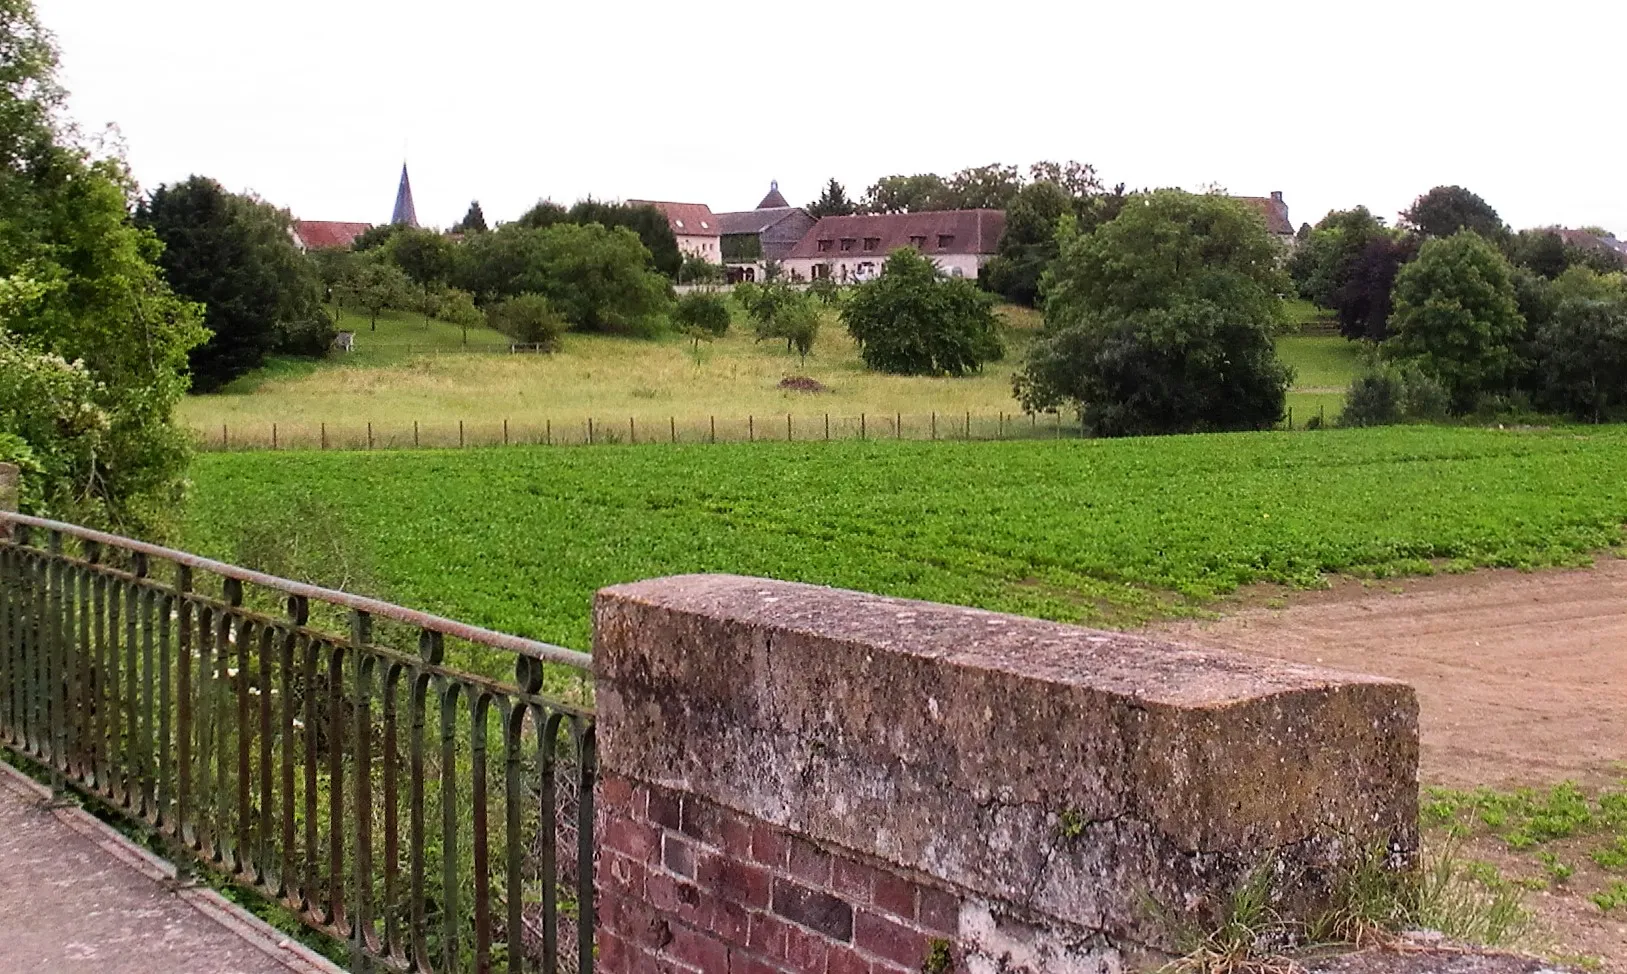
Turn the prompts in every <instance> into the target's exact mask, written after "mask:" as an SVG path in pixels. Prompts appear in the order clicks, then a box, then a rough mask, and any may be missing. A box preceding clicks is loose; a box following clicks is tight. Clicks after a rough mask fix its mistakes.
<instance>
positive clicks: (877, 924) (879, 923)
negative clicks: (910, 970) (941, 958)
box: [853, 910, 929, 967]
mask: <svg viewBox="0 0 1627 974" xmlns="http://www.w3.org/2000/svg"><path fill="white" fill-rule="evenodd" d="M928 942H929V938H928V937H927V935H926V934H924V933H922V932H921V931H919V930H917V929H915V928H914V927H907V926H905V925H904V924H902V923H898V922H896V921H894V920H891V919H889V918H887V917H884V916H882V915H881V914H879V913H871V912H870V911H869V910H860V911H859V915H858V916H856V917H854V918H853V943H854V944H855V945H857V946H858V947H860V948H862V949H864V950H868V951H869V952H870V953H872V954H876V955H877V956H880V957H885V958H886V959H887V960H890V961H893V962H894V963H897V964H902V965H904V966H906V967H918V966H919V965H920V963H921V961H922V960H924V959H925V958H926V952H927V945H928Z"/></svg>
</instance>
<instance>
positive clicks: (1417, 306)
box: [1383, 230, 1525, 414]
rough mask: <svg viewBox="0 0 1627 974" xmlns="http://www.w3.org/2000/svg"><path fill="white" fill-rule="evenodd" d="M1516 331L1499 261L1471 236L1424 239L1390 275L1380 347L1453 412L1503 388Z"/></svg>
mask: <svg viewBox="0 0 1627 974" xmlns="http://www.w3.org/2000/svg"><path fill="white" fill-rule="evenodd" d="M1524 330H1525V319H1524V318H1523V317H1521V315H1520V308H1519V302H1518V300H1517V295H1516V292H1515V288H1514V279H1513V269H1512V268H1511V267H1510V266H1509V263H1508V261H1507V259H1505V258H1504V257H1503V255H1502V254H1501V253H1499V252H1498V250H1497V248H1496V247H1493V246H1492V245H1491V244H1490V243H1489V242H1487V241H1486V239H1485V238H1484V237H1482V236H1480V235H1479V234H1478V233H1475V232H1474V231H1472V230H1460V231H1458V232H1457V233H1455V234H1453V235H1452V236H1450V237H1442V238H1437V239H1433V240H1429V241H1426V242H1425V243H1424V245H1423V247H1422V248H1421V249H1420V250H1419V252H1418V259H1417V260H1415V261H1413V262H1412V263H1410V264H1408V265H1407V266H1406V267H1403V268H1402V269H1401V273H1400V274H1399V275H1397V276H1396V280H1395V312H1394V314H1393V315H1392V316H1391V319H1390V333H1391V337H1390V338H1389V340H1387V341H1386V342H1385V343H1384V345H1383V351H1384V353H1385V355H1386V357H1388V358H1391V359H1394V360H1397V361H1403V362H1408V363H1411V364H1414V365H1416V366H1417V367H1418V368H1419V369H1420V370H1421V371H1423V372H1424V374H1426V375H1428V376H1430V377H1432V378H1434V379H1436V380H1437V381H1439V382H1440V383H1441V385H1443V386H1444V387H1445V388H1446V390H1447V393H1448V395H1449V396H1450V397H1451V408H1452V411H1453V412H1455V413H1459V414H1461V413H1466V412H1471V411H1473V410H1474V409H1475V408H1477V407H1478V406H1479V404H1480V400H1481V398H1482V397H1483V396H1486V395H1493V394H1500V393H1503V392H1506V391H1507V390H1508V389H1509V388H1510V387H1511V385H1512V382H1513V379H1514V376H1515V373H1516V370H1517V367H1518V364H1519V363H1518V361H1517V355H1516V345H1517V343H1518V342H1519V341H1520V339H1521V336H1522V333H1523V332H1524Z"/></svg>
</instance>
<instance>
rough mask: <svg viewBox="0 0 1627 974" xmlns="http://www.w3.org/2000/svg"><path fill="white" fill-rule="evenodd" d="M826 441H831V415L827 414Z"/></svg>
mask: <svg viewBox="0 0 1627 974" xmlns="http://www.w3.org/2000/svg"><path fill="white" fill-rule="evenodd" d="M825 439H827V440H829V439H830V413H826V414H825Z"/></svg>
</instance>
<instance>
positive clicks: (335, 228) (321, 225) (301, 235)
mask: <svg viewBox="0 0 1627 974" xmlns="http://www.w3.org/2000/svg"><path fill="white" fill-rule="evenodd" d="M371 229H373V225H372V224H371V223H336V222H334V221H332V220H295V221H294V223H293V226H292V227H291V228H290V232H291V235H292V236H293V238H294V246H296V247H298V248H299V249H300V250H301V251H307V250H343V249H345V248H346V247H349V246H350V245H351V244H352V243H354V242H355V241H356V238H357V237H359V236H361V235H362V234H364V233H366V232H367V231H369V230H371Z"/></svg>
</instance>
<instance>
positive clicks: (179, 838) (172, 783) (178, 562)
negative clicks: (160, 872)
mask: <svg viewBox="0 0 1627 974" xmlns="http://www.w3.org/2000/svg"><path fill="white" fill-rule="evenodd" d="M70 547H75V548H77V549H78V550H77V551H70V550H69V548H70ZM164 576H168V577H167V578H166V577H164ZM217 586H218V587H217ZM206 589H212V591H206ZM347 623H348V625H347ZM345 629H348V633H345V634H342V635H341V634H340V632H342V631H343V630H345ZM454 663H456V664H458V665H459V666H461V667H464V668H455V666H454ZM499 666H504V667H511V668H512V672H513V673H514V678H513V679H512V680H508V679H503V678H497V677H494V676H490V675H481V673H480V672H478V671H479V670H487V669H490V670H495V669H497V668H498V667H499ZM587 668H588V657H587V656H585V655H584V654H581V653H577V652H573V651H571V650H566V649H562V648H560V647H557V646H549V645H546V644H543V643H538V642H533V641H531V640H527V639H520V638H517V637H514V636H508V635H503V634H501V633H496V632H491V631H488V630H484V629H479V628H477V627H474V626H468V625H464V624H462V623H458V622H454V621H452V620H449V619H443V618H439V617H436V616H432V615H426V614H424V613H420V612H414V611H411V610H408V609H404V608H401V607H399V606H395V605H390V604H388V603H384V602H378V601H375V600H372V599H367V598H361V597H358V596H354V595H349V594H347V593H343V592H335V591H330V590H327V589H322V588H317V587H315V586H311V585H305V584H301V583H298V582H292V581H288V580H286V579H280V578H274V577H272V576H269V575H264V574H261V573H258V572H253V571H248V570H246V569H242V568H238V567H235V566H231V565H226V564H222V563H219V562H215V561H210V560H208V559H204V558H199V557H197V556H194V555H190V554H186V553H184V552H179V551H173V550H170V549H166V548H161V547H158V546H156V545H151V544H146V543H143V542H139V541H133V540H131V539H128V538H121V537H117V536H114V535H109V534H104V533H101V532H98V531H91V530H88V529H85V528H81V527H77V526H75V525H71V524H63V523H59V522H55V521H46V520H41V519H38V518H32V517H25V516H21V515H17V514H10V513H6V512H4V511H0V743H3V744H4V745H5V746H8V747H10V748H11V749H13V750H14V751H16V752H19V753H21V754H23V755H25V756H27V757H28V758H31V759H32V760H34V761H36V762H38V763H40V764H41V765H43V766H44V767H46V768H48V769H49V773H50V775H51V776H52V779H53V784H54V786H55V787H56V789H57V790H58V791H60V790H61V789H62V788H63V787H72V788H74V789H76V790H78V791H80V792H83V793H84V794H87V795H90V796H94V797H95V798H96V799H98V800H100V801H101V802H103V803H105V804H107V805H111V806H113V807H114V809H115V810H117V811H118V812H120V813H122V814H123V815H124V816H126V817H128V818H129V819H131V820H132V821H134V822H136V823H139V824H140V825H142V826H143V827H144V828H145V829H146V830H147V831H148V832H149V834H151V835H153V836H155V837H158V838H160V839H162V840H163V841H164V843H165V844H167V845H168V846H169V847H171V848H172V849H174V850H176V851H182V850H184V851H186V852H190V853H191V854H192V855H193V856H195V857H196V858H198V859H201V860H202V861H203V862H204V864H205V865H206V866H207V867H212V868H214V869H215V870H218V871H219V872H221V873H223V874H224V875H225V876H226V877H227V878H228V879H230V880H231V881H232V882H235V883H237V884H240V885H243V886H248V887H252V888H254V889H256V890H258V891H259V892H260V893H262V894H264V895H265V896H267V897H270V898H273V899H274V900H276V901H279V902H280V903H282V904H283V905H285V906H287V907H288V908H289V909H291V910H294V911H296V912H297V913H298V915H299V916H300V917H301V918H302V919H303V920H304V922H305V923H307V924H309V925H310V926H312V927H315V928H317V929H319V930H322V931H325V932H327V933H329V934H331V935H333V936H335V937H338V938H340V939H342V940H344V941H346V942H347V943H348V946H349V955H350V963H351V966H352V967H353V968H354V969H358V970H363V969H375V968H397V969H401V970H412V971H431V970H433V971H462V970H478V971H487V970H508V971H535V970H541V971H544V972H549V974H552V972H555V971H573V972H589V971H591V970H592V968H593V957H594V947H593V926H594V914H593V858H594V839H593V816H594V802H593V795H594V783H595V777H596V774H595V767H596V765H595V749H594V718H593V710H592V704H591V700H592V690H591V683H590V682H589V675H588V669H587ZM185 859H186V856H185V855H180V856H178V857H177V861H178V863H179V864H182V865H183V866H184V862H185Z"/></svg>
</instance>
